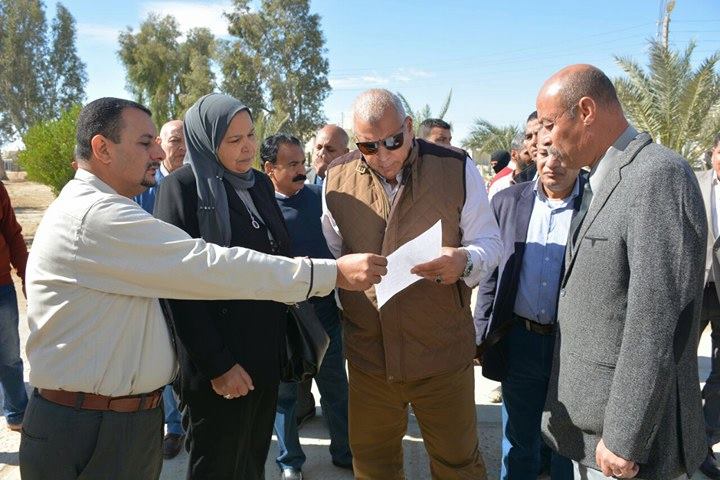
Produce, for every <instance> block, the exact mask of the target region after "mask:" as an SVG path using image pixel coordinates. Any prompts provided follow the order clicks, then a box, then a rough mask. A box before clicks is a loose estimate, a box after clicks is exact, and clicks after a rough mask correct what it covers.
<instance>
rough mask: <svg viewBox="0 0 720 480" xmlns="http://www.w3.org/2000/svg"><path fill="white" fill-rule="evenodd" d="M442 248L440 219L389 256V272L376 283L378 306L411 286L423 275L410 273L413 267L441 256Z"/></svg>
mask: <svg viewBox="0 0 720 480" xmlns="http://www.w3.org/2000/svg"><path fill="white" fill-rule="evenodd" d="M441 250H442V226H441V224H440V220H438V221H437V223H435V225H433V226H432V227H430V228H429V229H427V230H426V231H425V232H423V233H421V234H420V235H418V236H417V237H415V238H414V239H413V240H410V241H409V242H407V243H406V244H405V245H403V246H401V247H400V248H398V249H397V250H395V251H394V252H393V253H391V254H390V255H388V256H387V261H388V265H387V270H388V273H387V274H386V275H385V276H384V277H383V278H382V281H381V282H380V283H378V284H377V285H375V294H376V296H377V303H378V308H380V307H382V306H383V305H384V304H385V302H387V301H388V300H390V299H391V298H392V297H393V295H395V294H396V293H398V292H399V291H401V290H403V289H405V288H407V287H409V286H410V285H412V284H413V283H415V282H417V281H418V280H421V279H422V278H423V277H421V276H420V275H414V274H412V273H410V270H412V268H413V267H414V266H415V265H417V264H419V263H425V262H429V261H430V260H434V259H436V258H437V257H439V256H440V251H441Z"/></svg>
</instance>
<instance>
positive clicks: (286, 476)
mask: <svg viewBox="0 0 720 480" xmlns="http://www.w3.org/2000/svg"><path fill="white" fill-rule="evenodd" d="M302 478H303V474H302V471H300V469H299V468H292V467H289V468H283V469H282V473H280V479H281V480H302Z"/></svg>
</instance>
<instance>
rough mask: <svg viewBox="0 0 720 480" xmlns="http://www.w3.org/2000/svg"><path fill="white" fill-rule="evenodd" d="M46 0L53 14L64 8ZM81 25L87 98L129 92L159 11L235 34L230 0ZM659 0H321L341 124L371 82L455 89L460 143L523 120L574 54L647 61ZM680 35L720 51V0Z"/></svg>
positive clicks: (115, 9) (128, 5) (687, 5)
mask: <svg viewBox="0 0 720 480" xmlns="http://www.w3.org/2000/svg"><path fill="white" fill-rule="evenodd" d="M55 3H56V2H55V1H47V0H46V6H47V16H48V18H51V17H52V16H54V14H55ZM62 3H63V4H64V5H65V6H66V7H68V9H69V10H70V11H71V12H72V14H73V16H74V17H75V19H76V21H77V24H78V50H79V54H80V56H81V58H82V59H83V61H84V62H85V63H86V64H87V71H88V76H89V82H88V85H87V88H86V93H87V96H88V99H94V98H97V97H101V96H108V95H110V96H121V97H127V98H129V97H130V94H129V93H128V92H127V91H126V90H125V70H124V68H123V66H122V64H121V63H120V61H119V60H118V57H117V54H116V52H117V49H118V44H117V35H118V32H120V31H122V30H124V29H125V28H126V27H128V26H129V27H132V28H133V29H135V30H137V28H138V26H139V25H140V23H141V22H142V20H143V19H144V18H145V17H146V16H147V14H148V12H151V11H154V12H158V13H160V14H173V15H175V16H176V18H177V19H178V21H179V22H180V25H181V27H182V28H184V29H187V28H192V27H197V26H205V27H208V28H210V29H211V30H212V31H214V32H215V33H216V34H217V35H221V36H222V35H224V36H227V32H226V22H225V20H224V19H223V17H222V12H223V11H224V10H228V9H229V8H230V3H231V2H230V1H229V0H209V1H181V0H173V1H163V0H147V1H145V0H125V1H122V2H117V1H113V2H97V1H95V0H92V1H90V0H64V1H63V2H62ZM659 6H660V1H659V0H622V1H621V0H605V1H602V2H596V1H577V0H554V1H552V2H537V1H527V0H516V1H513V2H510V1H508V2H503V1H490V0H475V1H471V0H467V1H446V2H439V1H434V2H431V1H425V0H416V1H409V0H405V1H392V0H385V1H380V0H377V1H375V0H365V1H362V2H361V1H356V0H345V1H342V2H340V1H334V0H311V11H312V12H313V13H318V14H319V15H320V16H321V25H322V29H323V32H324V34H325V40H326V49H327V53H326V55H327V58H328V59H329V61H330V72H329V80H330V83H331V85H332V86H333V90H332V92H331V93H330V95H329V96H328V98H327V99H326V100H325V115H326V117H327V119H328V120H329V121H330V122H334V123H341V122H344V123H345V125H346V126H349V123H348V122H349V109H350V105H351V103H352V100H353V98H354V97H355V96H356V95H357V94H358V93H360V92H361V91H363V90H364V89H366V88H371V87H382V88H387V89H390V90H392V91H399V92H400V93H402V94H403V95H405V97H406V98H407V99H408V100H409V102H410V104H411V105H412V106H413V108H417V107H421V106H423V105H425V104H429V105H430V106H431V108H432V110H433V111H434V112H435V111H437V110H438V109H439V108H440V106H441V104H442V102H443V100H444V99H445V97H446V95H447V93H448V91H449V90H450V89H452V92H453V98H452V102H451V105H450V110H449V112H448V114H447V115H446V117H445V118H446V120H448V121H450V122H451V123H452V124H453V127H454V140H453V143H455V144H459V141H460V140H461V139H462V138H464V137H465V136H466V135H467V133H468V131H469V130H470V128H471V126H472V123H473V120H474V119H476V118H484V119H487V120H490V121H491V122H493V123H496V124H510V123H513V124H519V123H522V122H523V121H524V119H525V117H526V116H527V114H528V113H530V112H531V111H532V110H534V102H535V95H536V94H537V91H538V89H539V87H540V85H541V84H542V82H543V80H544V79H545V78H547V77H548V76H549V75H551V74H552V73H553V72H554V71H556V70H558V69H559V68H561V67H563V66H564V65H567V64H571V63H580V62H582V63H592V64H594V65H597V66H598V67H600V68H602V69H603V70H604V71H605V72H606V73H608V74H609V75H610V76H611V77H614V76H617V75H620V74H621V72H620V70H619V69H618V67H617V66H616V64H615V61H614V58H613V55H620V56H628V57H631V58H634V59H635V60H637V61H639V62H640V63H641V64H645V63H646V58H647V56H646V48H647V39H649V38H654V37H655V35H656V32H657V20H658V18H659ZM670 31H671V35H670V38H671V43H672V44H673V45H674V46H676V47H680V48H684V47H685V46H686V45H687V43H688V41H690V40H691V39H694V40H695V41H696V43H697V48H696V50H695V52H696V53H695V55H694V59H695V61H696V62H699V61H700V60H702V59H703V58H705V57H707V56H709V55H710V54H712V53H713V52H715V51H716V50H720V0H678V1H677V5H676V7H675V11H674V12H673V15H672V23H671V27H670Z"/></svg>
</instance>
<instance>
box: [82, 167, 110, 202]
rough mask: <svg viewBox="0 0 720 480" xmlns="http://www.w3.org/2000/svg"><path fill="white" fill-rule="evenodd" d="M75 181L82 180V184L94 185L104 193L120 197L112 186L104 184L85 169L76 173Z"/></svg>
mask: <svg viewBox="0 0 720 480" xmlns="http://www.w3.org/2000/svg"><path fill="white" fill-rule="evenodd" d="M75 180H80V181H81V182H86V183H89V184H90V185H92V186H93V187H95V188H97V189H98V190H100V191H101V192H103V193H111V194H114V195H119V193H117V192H116V191H115V190H114V189H113V188H112V187H111V186H110V185H108V184H107V183H105V182H103V181H102V180H100V178H98V177H97V176H96V175H94V174H92V173H90V172H88V171H87V170H85V169H83V168H78V169H77V170H76V171H75Z"/></svg>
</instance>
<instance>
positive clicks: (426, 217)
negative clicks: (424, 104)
mask: <svg viewBox="0 0 720 480" xmlns="http://www.w3.org/2000/svg"><path fill="white" fill-rule="evenodd" d="M353 130H354V132H355V135H356V137H357V142H356V146H357V150H355V151H353V152H350V153H348V154H346V155H344V156H342V157H340V158H338V159H337V160H335V161H334V162H333V163H332V164H331V165H330V167H329V169H328V171H327V173H326V177H325V184H324V185H325V194H324V205H323V218H322V222H323V230H324V233H325V237H326V239H327V241H328V246H329V248H330V251H331V252H332V253H333V255H335V256H338V255H340V254H341V253H342V252H354V251H361V250H362V251H371V252H377V253H380V252H382V253H383V254H384V255H387V254H390V253H392V252H393V251H395V250H396V249H397V248H398V247H400V246H401V245H403V244H404V243H406V242H408V241H410V240H412V239H413V238H415V237H417V236H418V235H419V234H421V233H422V232H424V231H425V230H427V229H428V228H429V227H431V226H432V225H433V224H435V223H436V222H437V221H438V220H442V230H443V245H444V246H443V248H442V252H441V255H440V257H438V258H437V259H435V260H433V261H431V262H427V263H425V264H421V265H416V266H415V267H414V268H413V269H412V273H415V274H417V275H420V276H421V277H423V279H422V280H420V281H418V282H416V283H414V284H412V285H411V286H409V287H407V288H406V289H404V290H403V291H401V292H400V293H398V294H397V295H395V296H394V297H392V298H391V299H390V300H389V301H388V302H387V303H385V304H384V305H383V306H382V308H378V306H377V302H376V298H375V290H374V289H373V288H369V289H368V290H366V291H364V292H358V293H357V294H353V293H352V292H348V291H344V290H340V300H341V303H342V306H343V316H344V318H345V323H344V338H345V351H346V355H347V359H348V368H349V373H350V380H349V381H350V396H349V428H350V446H351V449H352V451H353V466H354V470H355V476H356V478H360V479H383V480H385V479H399V478H404V476H403V458H402V437H403V435H404V434H405V431H406V429H407V415H408V412H407V409H408V404H410V405H412V407H413V411H414V413H415V416H416V418H417V420H418V423H419V424H420V428H421V430H422V432H423V437H424V441H425V448H426V449H427V451H428V455H429V457H430V469H431V472H432V476H433V478H442V479H455V478H474V479H485V478H486V472H485V465H484V462H483V459H482V457H481V455H480V452H479V450H478V438H477V431H476V419H475V402H474V377H473V367H472V360H473V357H474V354H475V336H474V329H473V323H472V316H471V313H470V288H471V287H473V286H475V285H476V284H477V283H478V281H479V280H481V279H482V278H484V277H485V276H486V275H488V274H489V273H490V272H492V271H493V270H494V269H495V267H496V266H497V264H498V261H499V256H500V251H501V244H500V238H499V232H498V227H497V223H496V221H495V218H494V216H493V215H492V213H491V210H490V207H489V205H488V200H487V195H486V193H485V187H484V183H483V179H482V177H481V176H480V174H479V172H478V171H477V169H476V168H475V165H474V163H473V162H472V160H469V159H468V157H467V156H466V155H465V154H463V153H461V152H459V151H457V150H454V149H448V148H445V147H443V146H440V145H435V144H432V143H429V142H426V141H425V140H420V139H415V138H414V136H413V133H412V132H413V125H412V119H411V118H410V117H408V116H407V115H406V114H405V110H404V108H403V106H402V104H401V102H400V100H399V98H398V97H397V96H396V95H394V94H392V93H391V92H389V91H387V90H379V89H377V90H368V91H366V92H364V93H362V94H361V95H360V96H359V97H358V98H357V99H356V100H355V104H354V108H353Z"/></svg>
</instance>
